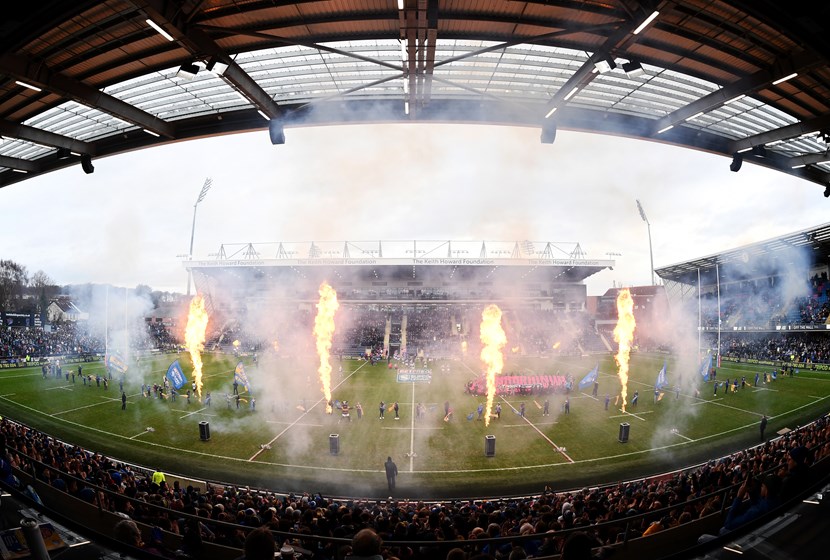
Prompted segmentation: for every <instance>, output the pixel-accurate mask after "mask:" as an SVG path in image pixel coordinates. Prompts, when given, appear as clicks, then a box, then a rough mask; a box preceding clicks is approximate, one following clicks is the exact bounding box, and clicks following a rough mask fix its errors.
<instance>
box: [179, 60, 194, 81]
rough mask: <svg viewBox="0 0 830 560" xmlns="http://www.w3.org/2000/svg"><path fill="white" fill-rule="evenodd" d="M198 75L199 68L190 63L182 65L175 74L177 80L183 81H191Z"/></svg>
mask: <svg viewBox="0 0 830 560" xmlns="http://www.w3.org/2000/svg"><path fill="white" fill-rule="evenodd" d="M198 73H199V67H198V66H196V65H195V64H193V63H192V62H189V63H186V64H182V65H181V67H179V71H178V72H176V77H177V78H184V79H185V80H192V79H193V78H195V77H196V74H198Z"/></svg>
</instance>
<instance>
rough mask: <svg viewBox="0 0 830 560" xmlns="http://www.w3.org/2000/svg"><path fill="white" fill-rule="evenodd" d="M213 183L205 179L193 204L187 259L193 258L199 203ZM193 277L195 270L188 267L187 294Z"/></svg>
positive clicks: (211, 180)
mask: <svg viewBox="0 0 830 560" xmlns="http://www.w3.org/2000/svg"><path fill="white" fill-rule="evenodd" d="M212 184H213V179H211V178H210V177H208V178H207V179H205V183H204V184H203V185H202V190H201V191H199V196H198V197H197V198H196V204H194V205H193V225H192V226H191V228H190V251H188V253H187V260H189V261H190V260H193V235H194V234H195V233H196V208H197V207H198V206H199V203H200V202H202V201H203V200H204V199H205V196H207V193H208V191H209V190H210V186H211V185H212ZM192 278H193V270H192V269H190V268H188V269H187V295H190V281H191V279H192Z"/></svg>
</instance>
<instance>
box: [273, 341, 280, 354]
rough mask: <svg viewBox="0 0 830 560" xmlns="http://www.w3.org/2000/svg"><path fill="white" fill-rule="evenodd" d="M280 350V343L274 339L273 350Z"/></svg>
mask: <svg viewBox="0 0 830 560" xmlns="http://www.w3.org/2000/svg"><path fill="white" fill-rule="evenodd" d="M279 351H280V343H279V342H278V341H276V340H275V341H274V352H279Z"/></svg>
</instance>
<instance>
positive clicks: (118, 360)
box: [107, 352, 127, 373]
mask: <svg viewBox="0 0 830 560" xmlns="http://www.w3.org/2000/svg"><path fill="white" fill-rule="evenodd" d="M107 365H108V366H109V367H111V368H112V369H114V370H115V371H117V372H119V373H127V361H126V360H125V359H124V358H123V357H122V356H121V354H119V353H118V352H113V353H112V354H109V355H108V356H107Z"/></svg>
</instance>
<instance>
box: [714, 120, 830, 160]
mask: <svg viewBox="0 0 830 560" xmlns="http://www.w3.org/2000/svg"><path fill="white" fill-rule="evenodd" d="M828 128H830V115H823V116H821V117H818V118H815V119H811V120H809V121H801V122H797V123H794V124H791V125H788V126H782V127H781V128H776V129H775V130H770V131H769V132H762V133H761V134H755V135H753V136H747V137H746V138H742V139H741V140H735V141H733V142H731V143H730V144H729V153H734V152H737V151H740V150H744V149H746V148H752V147H753V146H763V145H764V144H769V143H770V142H775V141H777V140H787V139H789V138H795V137H796V136H802V135H804V134H809V133H811V132H818V131H821V130H825V129H828Z"/></svg>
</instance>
